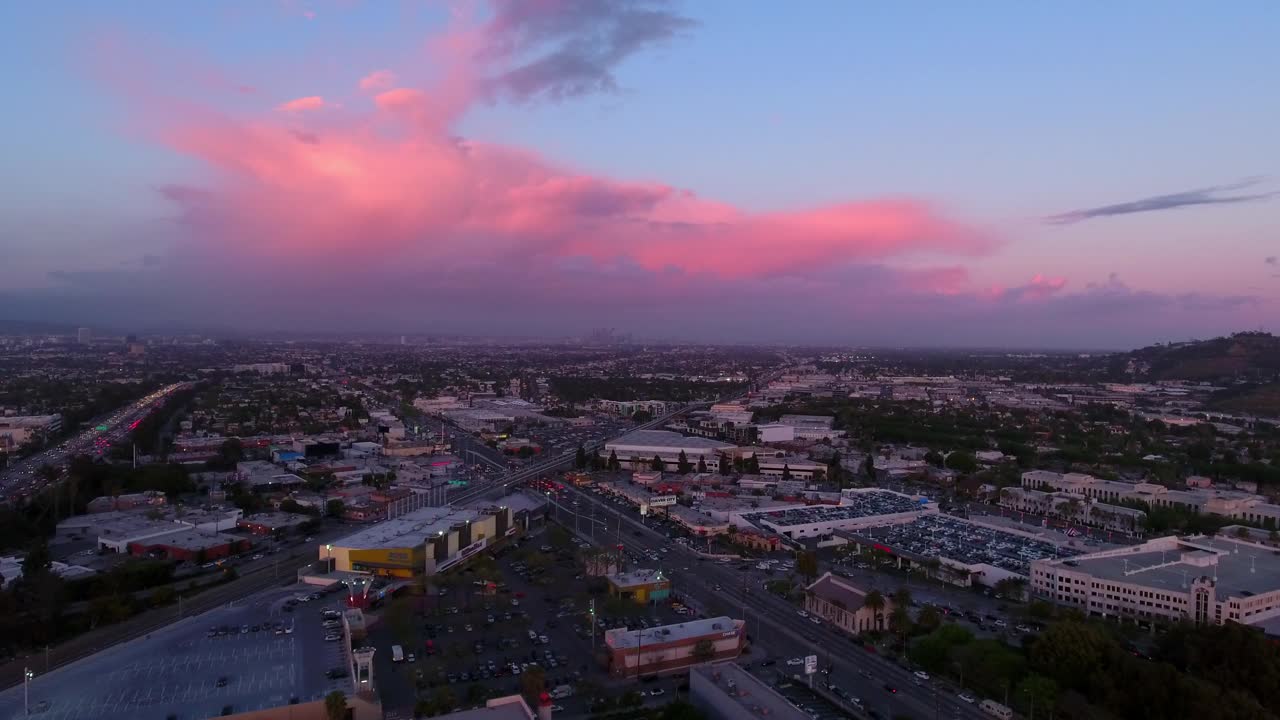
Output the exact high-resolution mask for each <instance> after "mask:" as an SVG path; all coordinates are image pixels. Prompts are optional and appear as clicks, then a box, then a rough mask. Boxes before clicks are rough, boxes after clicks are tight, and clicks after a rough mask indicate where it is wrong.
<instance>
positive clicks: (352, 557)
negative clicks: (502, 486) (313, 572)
mask: <svg viewBox="0 0 1280 720" xmlns="http://www.w3.org/2000/svg"><path fill="white" fill-rule="evenodd" d="M514 532H515V527H514V525H513V524H512V509H511V507H510V506H509V505H493V506H485V507H481V508H476V509H468V508H452V507H425V508H419V509H417V510H412V511H409V512H406V513H404V514H402V515H398V516H396V517H394V518H392V519H390V520H384V521H383V522H380V523H377V524H375V525H372V526H370V527H368V528H365V529H364V530H361V531H359V532H357V533H353V534H351V535H348V536H346V537H344V538H340V539H337V540H334V541H333V542H332V543H328V544H325V545H321V546H320V548H319V559H321V560H330V559H331V560H332V562H333V565H334V570H337V571H341V572H364V573H372V574H374V575H387V576H391V577H402V578H410V577H417V576H421V575H423V574H426V575H434V574H436V573H439V572H443V571H445V570H447V569H449V568H451V567H453V566H454V565H456V564H458V563H460V562H463V561H465V560H466V559H467V558H469V557H471V556H472V555H474V554H476V553H478V552H480V551H482V550H484V549H485V548H486V547H487V546H488V545H489V544H490V543H493V542H496V541H498V540H500V539H502V538H503V537H506V536H508V535H511V534H514Z"/></svg>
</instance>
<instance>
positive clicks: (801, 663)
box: [787, 658, 804, 665]
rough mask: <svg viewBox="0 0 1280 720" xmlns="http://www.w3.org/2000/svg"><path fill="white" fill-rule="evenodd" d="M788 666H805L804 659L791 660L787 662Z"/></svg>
mask: <svg viewBox="0 0 1280 720" xmlns="http://www.w3.org/2000/svg"><path fill="white" fill-rule="evenodd" d="M787 664H788V665H803V664H804V658H791V659H790V660H788V661H787Z"/></svg>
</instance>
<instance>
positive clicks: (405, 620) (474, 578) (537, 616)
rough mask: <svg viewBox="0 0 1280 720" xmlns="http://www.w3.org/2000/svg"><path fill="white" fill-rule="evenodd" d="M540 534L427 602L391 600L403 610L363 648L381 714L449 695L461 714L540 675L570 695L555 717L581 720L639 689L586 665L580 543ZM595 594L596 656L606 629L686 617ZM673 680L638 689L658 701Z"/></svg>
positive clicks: (586, 606)
mask: <svg viewBox="0 0 1280 720" xmlns="http://www.w3.org/2000/svg"><path fill="white" fill-rule="evenodd" d="M546 535H547V533H542V534H540V535H538V536H535V537H532V538H530V539H528V540H527V541H526V542H525V544H523V545H519V546H517V545H513V546H508V548H507V549H505V550H503V551H500V552H499V556H498V557H497V558H495V559H494V560H492V561H482V562H481V563H479V564H477V565H474V566H473V567H470V568H467V569H464V570H463V571H462V572H460V573H458V574H456V575H454V576H450V577H446V578H440V579H438V580H436V581H435V584H434V586H433V588H432V591H433V592H432V594H431V595H430V596H428V597H426V598H413V597H404V598H398V599H396V600H395V601H393V603H392V604H393V605H395V604H403V609H392V608H391V607H388V608H387V609H386V611H385V613H384V616H383V618H382V619H381V620H380V621H379V623H378V624H377V625H376V626H375V627H374V628H373V629H372V630H371V635H370V643H369V644H371V645H373V646H374V647H376V648H377V653H376V654H375V656H374V667H375V669H374V672H375V677H376V678H378V687H379V691H380V694H381V696H382V699H383V704H384V706H385V707H386V708H387V709H388V710H400V711H408V710H412V707H413V705H414V704H415V703H416V702H418V701H420V700H423V701H431V700H432V699H438V698H439V697H442V696H443V695H451V696H452V698H453V699H454V700H455V701H456V703H457V706H459V707H473V706H475V705H479V704H481V703H482V702H483V700H484V699H485V698H487V697H492V696H498V695H508V694H511V693H515V692H520V691H521V690H522V689H523V688H524V687H525V686H524V683H525V682H526V681H525V680H524V679H523V678H525V676H526V675H527V674H529V673H531V672H532V673H539V672H540V673H541V674H542V676H543V686H544V688H545V689H546V690H548V691H551V690H554V689H555V688H557V687H560V686H566V685H567V686H570V687H573V688H574V689H575V692H574V694H573V695H572V696H569V697H562V698H557V699H556V701H555V702H556V704H557V705H558V706H559V710H558V712H567V713H570V714H578V713H586V712H587V709H588V707H589V704H590V702H591V700H592V699H593V698H594V697H597V696H600V695H601V694H603V695H605V696H608V695H620V694H622V693H623V692H625V691H626V690H629V689H636V688H634V687H626V684H625V683H619V682H617V681H614V680H611V679H609V678H608V677H607V674H606V673H605V672H604V670H603V668H602V667H601V666H600V664H599V663H598V662H597V661H596V660H594V659H593V654H592V636H591V631H590V624H589V618H590V599H591V597H592V593H591V592H590V590H591V589H592V587H593V583H592V581H590V580H588V579H587V578H585V577H584V576H583V575H582V568H581V566H580V565H579V563H578V561H577V559H576V555H577V553H578V551H580V550H581V549H582V547H581V544H580V543H578V542H573V543H570V544H567V545H564V546H558V547H552V546H551V545H549V544H547V543H548V542H549V541H548V540H547V538H546ZM598 583H599V581H595V584H594V588H595V589H596V590H597V591H598V590H599V584H598ZM595 597H596V632H595V650H596V651H597V652H602V651H603V648H604V632H603V631H604V629H606V628H609V627H618V626H623V625H626V626H630V627H642V626H653V625H659V624H665V623H669V622H674V621H676V620H678V619H682V618H684V617H686V616H681V615H679V614H678V613H676V612H675V611H674V610H673V609H672V608H671V607H670V606H669V605H665V604H664V605H659V606H650V607H642V606H639V605H635V604H633V603H630V602H627V601H621V600H608V599H607V596H605V595H596V596H595ZM393 645H400V646H401V648H402V650H403V652H404V657H405V659H404V661H403V662H400V663H397V662H395V661H394V660H393V658H392V650H391V648H392V646H393ZM678 682H679V681H678V680H673V679H658V680H652V681H649V682H646V683H644V684H643V688H644V692H645V693H646V697H647V698H651V701H652V702H657V701H659V699H660V698H662V697H664V696H666V695H668V694H669V693H674V691H675V687H676V685H677V684H678ZM446 688H447V690H445V689H446ZM584 688H586V689H589V692H587V693H586V695H587V697H584V696H583V693H581V692H578V691H579V690H582V689H584ZM650 693H652V694H650Z"/></svg>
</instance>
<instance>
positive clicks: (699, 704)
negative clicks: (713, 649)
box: [689, 662, 810, 720]
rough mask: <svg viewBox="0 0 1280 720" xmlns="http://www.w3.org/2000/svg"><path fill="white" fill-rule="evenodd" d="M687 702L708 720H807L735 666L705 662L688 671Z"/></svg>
mask: <svg viewBox="0 0 1280 720" xmlns="http://www.w3.org/2000/svg"><path fill="white" fill-rule="evenodd" d="M689 702H690V703H692V704H693V706H694V707H696V708H698V709H699V710H701V711H702V712H703V713H704V714H705V715H706V716H707V717H708V718H709V719H710V720H741V719H742V718H768V719H769V720H810V718H809V714H808V713H806V712H804V711H803V710H801V709H800V708H798V707H796V706H795V705H792V704H791V703H790V702H789V701H788V700H787V699H786V698H784V697H782V696H781V695H779V694H778V691H777V690H774V689H773V688H771V687H769V685H767V684H766V683H765V682H763V681H762V680H760V679H758V678H757V677H756V676H754V675H752V674H751V673H749V672H747V671H746V670H744V669H742V667H741V666H740V665H738V664H737V663H730V662H726V663H706V664H703V665H695V666H694V667H693V668H691V669H690V670H689Z"/></svg>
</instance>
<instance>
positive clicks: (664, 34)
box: [483, 0, 695, 101]
mask: <svg viewBox="0 0 1280 720" xmlns="http://www.w3.org/2000/svg"><path fill="white" fill-rule="evenodd" d="M493 5H494V17H493V19H492V20H491V21H490V22H489V24H488V26H487V27H486V31H487V35H488V40H489V47H488V48H487V49H486V50H485V51H484V53H483V55H484V57H485V59H487V60H490V61H495V62H496V63H498V64H500V65H502V66H503V67H504V68H505V69H504V70H502V71H500V72H499V73H498V74H496V75H495V76H494V77H492V78H491V79H490V81H489V84H490V89H491V91H493V92H495V93H497V94H499V95H506V96H509V97H511V98H512V99H515V100H518V101H528V100H533V99H537V98H540V97H545V98H550V99H553V100H559V99H563V98H569V97H576V96H580V95H587V94H591V93H597V92H614V91H616V90H617V89H618V82H617V78H616V77H615V76H614V70H615V68H617V66H618V65H620V64H621V63H622V62H623V61H625V60H626V59H627V58H629V57H631V56H632V55H634V54H636V53H637V52H639V51H641V50H644V49H646V48H648V47H652V46H654V45H658V44H660V43H662V42H665V41H667V40H669V39H671V38H672V37H675V36H676V35H678V34H679V33H681V32H683V31H685V30H688V29H690V28H692V27H693V26H694V24H695V23H694V21H693V20H691V19H689V18H687V17H685V16H683V15H680V14H679V13H677V12H675V11H674V10H672V9H671V6H670V5H669V4H668V3H667V2H664V1H662V0H559V1H557V2H550V1H547V0H495V1H494V3H493Z"/></svg>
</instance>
